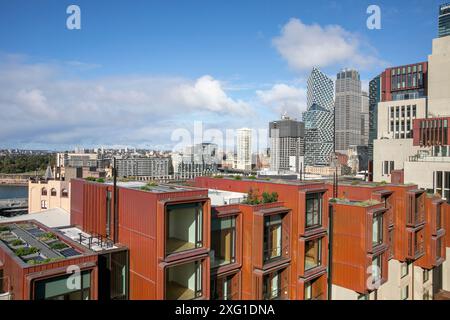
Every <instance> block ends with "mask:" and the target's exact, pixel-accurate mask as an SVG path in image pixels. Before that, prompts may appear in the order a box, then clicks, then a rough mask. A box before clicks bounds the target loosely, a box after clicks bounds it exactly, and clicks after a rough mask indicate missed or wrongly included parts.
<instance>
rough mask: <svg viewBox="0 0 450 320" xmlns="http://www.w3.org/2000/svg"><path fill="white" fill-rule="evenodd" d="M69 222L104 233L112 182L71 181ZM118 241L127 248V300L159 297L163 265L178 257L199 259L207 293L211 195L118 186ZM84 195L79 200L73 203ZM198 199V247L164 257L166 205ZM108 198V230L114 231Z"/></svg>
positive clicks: (179, 259) (176, 261) (206, 293)
mask: <svg viewBox="0 0 450 320" xmlns="http://www.w3.org/2000/svg"><path fill="white" fill-rule="evenodd" d="M72 181H73V182H75V183H73V182H72V189H71V190H72V197H73V199H74V200H72V201H73V202H72V204H73V205H74V206H73V207H72V210H71V212H72V214H73V215H74V217H73V219H71V222H72V223H73V224H75V225H77V226H79V227H80V228H82V229H83V230H84V231H86V232H94V233H99V234H101V235H103V236H105V235H106V234H105V233H106V221H107V218H106V193H107V191H113V187H112V186H111V185H106V184H100V183H92V182H88V181H82V180H72ZM117 192H118V221H119V225H118V242H119V243H120V244H123V245H125V246H127V247H128V248H129V257H130V282H129V283H130V299H136V300H139V299H164V294H165V272H164V271H165V268H167V267H170V266H173V265H177V264H179V263H180V262H189V261H192V260H199V261H200V260H201V261H202V264H203V270H204V273H203V278H204V279H203V283H204V289H203V297H209V274H210V273H209V258H208V257H207V256H208V252H209V247H210V211H211V208H210V200H209V199H208V191H207V190H202V189H189V188H187V187H185V188H184V190H180V191H178V190H174V191H170V192H148V191H142V190H138V189H129V188H123V187H118V191H117ZM80 199H82V200H83V204H82V205H81V206H80V204H79V203H74V201H75V200H77V201H79V200H80ZM190 202H202V203H203V212H204V213H205V214H204V215H203V234H204V239H203V247H202V248H199V249H196V250H189V252H184V253H183V252H182V253H179V254H173V255H170V256H168V257H166V256H165V242H166V241H165V232H166V231H165V212H166V205H168V204H176V203H190ZM113 203H114V202H113V200H112V201H111V226H110V229H111V231H112V230H114V229H115V228H114V218H113V212H114V211H113V208H112V207H113Z"/></svg>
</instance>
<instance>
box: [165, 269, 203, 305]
mask: <svg viewBox="0 0 450 320" xmlns="http://www.w3.org/2000/svg"><path fill="white" fill-rule="evenodd" d="M202 271H203V270H202V262H201V261H194V262H188V263H184V264H180V265H176V266H173V267H168V268H167V269H166V292H165V298H166V300H192V299H196V298H200V297H202V296H203V290H202V288H203V274H202Z"/></svg>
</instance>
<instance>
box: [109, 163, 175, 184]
mask: <svg viewBox="0 0 450 320" xmlns="http://www.w3.org/2000/svg"><path fill="white" fill-rule="evenodd" d="M116 166H117V176H118V177H135V178H137V179H139V180H168V179H169V178H170V171H171V168H170V166H171V161H170V158H169V157H166V158H163V157H139V158H136V157H133V158H125V159H116Z"/></svg>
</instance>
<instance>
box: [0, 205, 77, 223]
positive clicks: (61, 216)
mask: <svg viewBox="0 0 450 320" xmlns="http://www.w3.org/2000/svg"><path fill="white" fill-rule="evenodd" d="M26 220H36V221H37V222H40V223H42V224H43V225H46V226H47V227H50V228H56V227H62V226H68V225H70V213H69V212H67V211H66V210H64V209H61V208H53V209H47V210H43V211H40V212H37V213H30V214H23V215H20V216H15V217H11V218H6V217H0V223H6V222H18V221H26Z"/></svg>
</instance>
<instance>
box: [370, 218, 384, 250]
mask: <svg viewBox="0 0 450 320" xmlns="http://www.w3.org/2000/svg"><path fill="white" fill-rule="evenodd" d="M382 243H383V215H382V214H375V215H374V216H373V222H372V246H373V247H376V246H377V245H380V244H382Z"/></svg>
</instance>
